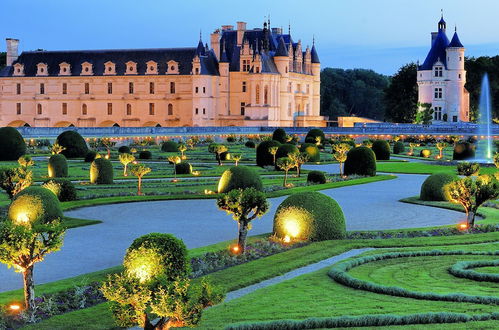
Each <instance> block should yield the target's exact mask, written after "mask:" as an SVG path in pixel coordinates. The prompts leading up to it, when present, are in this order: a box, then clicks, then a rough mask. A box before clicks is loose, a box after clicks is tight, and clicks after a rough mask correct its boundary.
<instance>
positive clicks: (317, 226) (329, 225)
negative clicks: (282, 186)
mask: <svg viewBox="0 0 499 330" xmlns="http://www.w3.org/2000/svg"><path fill="white" fill-rule="evenodd" d="M273 233H274V234H275V235H276V236H277V237H279V238H286V236H288V237H289V238H291V239H298V240H310V241H324V240H330V239H342V238H345V236H346V226H345V216H344V215H343V211H342V210H341V207H340V206H339V205H338V203H337V202H336V201H335V200H334V199H332V198H331V197H329V196H326V195H324V194H322V193H319V192H315V191H314V192H302V193H297V194H293V195H291V196H289V197H288V198H286V199H285V200H284V201H283V202H282V203H281V205H279V207H278V208H277V211H276V213H275V216H274V229H273Z"/></svg>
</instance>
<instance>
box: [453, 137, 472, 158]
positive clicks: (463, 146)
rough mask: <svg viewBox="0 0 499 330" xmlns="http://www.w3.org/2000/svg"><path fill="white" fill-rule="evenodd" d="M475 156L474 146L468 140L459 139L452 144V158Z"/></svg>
mask: <svg viewBox="0 0 499 330" xmlns="http://www.w3.org/2000/svg"><path fill="white" fill-rule="evenodd" d="M471 158H475V146H474V145H473V144H471V143H469V142H464V141H460V142H458V143H456V145H455V146H454V153H453V155H452V159H453V160H466V159H471Z"/></svg>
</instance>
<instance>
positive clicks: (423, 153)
mask: <svg viewBox="0 0 499 330" xmlns="http://www.w3.org/2000/svg"><path fill="white" fill-rule="evenodd" d="M430 156H431V150H430V149H423V150H421V151H420V152H419V157H423V158H429V157H430Z"/></svg>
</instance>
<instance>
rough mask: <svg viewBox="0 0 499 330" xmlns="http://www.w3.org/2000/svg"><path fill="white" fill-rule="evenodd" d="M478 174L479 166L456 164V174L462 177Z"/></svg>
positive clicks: (476, 164) (466, 163) (474, 164)
mask: <svg viewBox="0 0 499 330" xmlns="http://www.w3.org/2000/svg"><path fill="white" fill-rule="evenodd" d="M478 172H480V164H478V163H469V162H462V163H458V164H457V174H459V175H464V176H472V175H477V174H478Z"/></svg>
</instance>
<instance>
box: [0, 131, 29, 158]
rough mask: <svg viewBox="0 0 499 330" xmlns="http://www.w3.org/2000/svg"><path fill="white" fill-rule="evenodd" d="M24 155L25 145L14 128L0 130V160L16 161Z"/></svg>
mask: <svg viewBox="0 0 499 330" xmlns="http://www.w3.org/2000/svg"><path fill="white" fill-rule="evenodd" d="M24 154H26V143H25V142H24V139H23V137H22V135H21V133H19V131H18V130H17V129H15V128H14V127H2V128H0V160H18V159H19V157H21V156H22V155H24Z"/></svg>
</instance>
